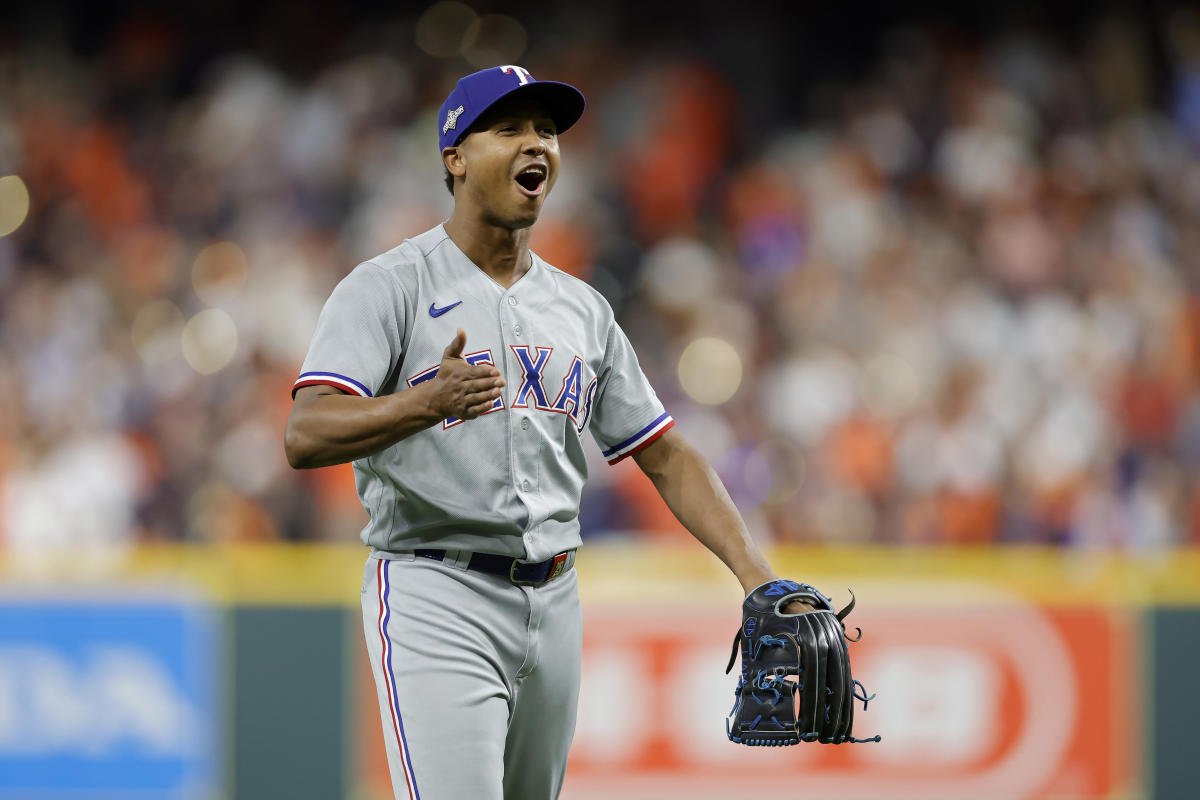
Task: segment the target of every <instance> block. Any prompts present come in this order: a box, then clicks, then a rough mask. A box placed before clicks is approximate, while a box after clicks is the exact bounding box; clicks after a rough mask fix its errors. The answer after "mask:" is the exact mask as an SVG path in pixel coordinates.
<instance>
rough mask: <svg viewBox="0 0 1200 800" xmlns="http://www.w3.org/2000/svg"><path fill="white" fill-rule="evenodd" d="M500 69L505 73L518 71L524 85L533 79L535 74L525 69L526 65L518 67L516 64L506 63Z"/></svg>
mask: <svg viewBox="0 0 1200 800" xmlns="http://www.w3.org/2000/svg"><path fill="white" fill-rule="evenodd" d="M500 69H501V70H502V71H503V72H504V74H505V75H507V74H509V73H510V72H515V73H517V78H519V79H520V81H521V85H522V86H524V85H525V84H527V83H529V82H530V81H531V80H533V76H532V75H530V74H529V70H527V69H525V68H524V67H518V66H517V65H516V64H505V65H504V66H502V67H500Z"/></svg>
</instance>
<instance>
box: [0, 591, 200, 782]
mask: <svg viewBox="0 0 1200 800" xmlns="http://www.w3.org/2000/svg"><path fill="white" fill-rule="evenodd" d="M217 647H218V639H217V630H216V627H215V625H214V623H213V619H212V616H211V613H210V612H209V611H208V610H207V609H205V608H203V607H200V606H197V605H193V604H190V603H186V602H181V601H179V600H176V599H171V598H152V599H141V598H138V599H136V600H131V599H128V598H121V599H112V598H87V599H86V600H82V599H81V600H73V599H62V598H54V599H50V600H43V599H37V600H35V599H32V598H15V597H4V598H0V798H18V797H19V798H31V797H36V798H47V799H50V798H84V797H87V798H92V797H121V798H140V797H145V798H150V797H153V798H198V797H212V796H214V794H215V793H216V791H217V789H218V787H219V777H220V776H219V773H218V769H217V754H216V718H217V708H218V706H217V701H218V694H217V687H216V673H217V669H218V667H219V666H220V663H221V662H219V661H217V658H216V657H217Z"/></svg>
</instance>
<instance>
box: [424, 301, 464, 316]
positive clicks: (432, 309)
mask: <svg viewBox="0 0 1200 800" xmlns="http://www.w3.org/2000/svg"><path fill="white" fill-rule="evenodd" d="M461 305H462V300H459V301H458V302H457V303H451V304H450V305H448V306H442V307H441V308H438V307H437V303H430V304H429V316H431V317H440V316H441V315H442V314H445V313H446V312H447V311H449V310H450V309H452V308H457V307H458V306H461Z"/></svg>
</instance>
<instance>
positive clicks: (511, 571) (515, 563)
mask: <svg viewBox="0 0 1200 800" xmlns="http://www.w3.org/2000/svg"><path fill="white" fill-rule="evenodd" d="M525 563H528V562H525V561H522V560H521V559H519V558H514V559H513V560H512V566H510V567H509V568H508V579H509V580H510V581H512V583H513V585H514V586H536V585H537V581H527V580H523V579H521V578H518V577H517V567H519V566H520V565H521V564H525Z"/></svg>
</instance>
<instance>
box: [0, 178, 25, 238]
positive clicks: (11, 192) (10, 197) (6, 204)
mask: <svg viewBox="0 0 1200 800" xmlns="http://www.w3.org/2000/svg"><path fill="white" fill-rule="evenodd" d="M28 215H29V190H28V189H27V188H25V181H23V180H21V177H20V176H19V175H5V176H4V177H3V178H0V236H8V235H9V234H10V233H12V232H13V231H15V230H16V229H17V228H19V227H21V223H22V222H24V221H25V217H27V216H28Z"/></svg>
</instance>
